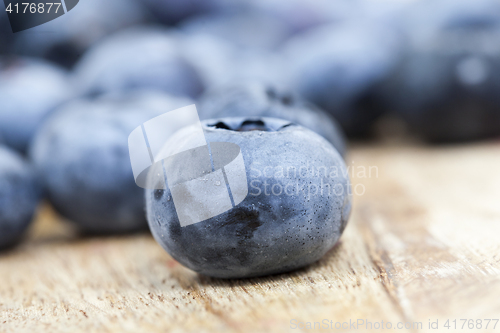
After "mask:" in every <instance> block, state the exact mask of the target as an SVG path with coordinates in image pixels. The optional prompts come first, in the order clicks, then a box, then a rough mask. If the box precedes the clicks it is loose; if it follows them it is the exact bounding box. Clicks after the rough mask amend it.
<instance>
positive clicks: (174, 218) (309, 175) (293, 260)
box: [146, 117, 351, 278]
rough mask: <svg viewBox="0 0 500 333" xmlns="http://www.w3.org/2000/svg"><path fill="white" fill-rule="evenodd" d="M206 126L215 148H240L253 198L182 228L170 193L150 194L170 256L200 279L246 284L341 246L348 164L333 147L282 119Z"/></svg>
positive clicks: (155, 227)
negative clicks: (232, 145) (237, 280)
mask: <svg viewBox="0 0 500 333" xmlns="http://www.w3.org/2000/svg"><path fill="white" fill-rule="evenodd" d="M203 123H204V131H205V136H206V138H207V141H208V142H210V145H211V146H212V145H213V144H214V143H215V142H232V143H235V144H237V145H238V146H239V147H240V148H241V153H242V156H243V160H244V164H245V169H246V177H247V184H244V185H243V186H245V187H246V186H248V195H247V196H246V198H245V199H244V200H243V201H242V202H241V203H239V204H238V205H237V206H235V207H234V208H232V209H230V210H228V211H226V212H224V213H222V214H220V215H218V216H215V217H212V218H209V219H207V220H204V221H202V222H199V223H195V224H191V225H188V226H185V227H181V226H180V222H179V218H178V215H177V211H176V208H175V206H174V200H175V199H174V200H172V193H171V190H170V189H166V190H161V189H156V190H146V207H147V216H148V222H149V226H150V228H151V231H152V233H153V236H154V237H155V239H156V240H157V241H158V243H159V244H160V245H162V246H163V248H164V249H165V250H166V251H167V252H168V253H170V254H171V255H172V257H174V258H175V259H176V260H177V261H179V262H180V263H181V264H183V265H185V266H186V267H188V268H190V269H192V270H194V271H196V272H198V273H201V274H205V275H209V276H213V277H218V278H246V277H254V276H262V275H268V274H275V273H282V272H287V271H291V270H294V269H297V268H300V267H303V266H305V265H308V264H311V263H312V262H315V261H317V260H318V259H320V258H321V257H322V256H323V255H324V254H325V253H326V252H327V251H328V250H330V249H331V248H332V247H333V246H334V245H335V244H336V243H337V241H338V240H339V238H340V236H341V234H342V232H343V231H344V228H345V226H346V224H347V221H348V218H349V215H350V211H351V194H350V182H349V179H348V177H347V170H346V166H345V164H344V162H343V160H342V157H341V156H340V155H339V153H338V152H337V150H336V149H335V148H333V146H332V145H331V144H329V143H328V142H327V141H326V140H325V139H324V138H322V137H321V136H319V135H317V134H316V133H314V132H312V131H310V130H308V129H305V128H303V127H301V126H298V125H292V124H290V123H289V122H288V121H285V120H281V119H272V118H261V117H251V118H225V119H224V118H223V119H213V120H206V121H204V122H203ZM189 134H190V133H188V132H186V133H185V135H186V137H185V138H188V139H187V140H189ZM167 144H172V142H171V140H170V141H168V142H167ZM213 149H214V146H212V152H213ZM212 157H213V156H212ZM214 160H215V159H214ZM214 163H215V162H214ZM332 170H336V173H335V172H333V173H332ZM205 180H206V179H205ZM217 185H218V184H217V183H215V184H214V186H217ZM233 185H234V183H233ZM234 188H235V187H233V190H234ZM333 189H335V190H333ZM285 191H286V192H285ZM193 195H194V196H197V197H199V195H197V194H193Z"/></svg>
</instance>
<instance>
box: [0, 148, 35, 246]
mask: <svg viewBox="0 0 500 333" xmlns="http://www.w3.org/2000/svg"><path fill="white" fill-rule="evenodd" d="M40 195H41V189H40V186H39V183H38V182H37V180H36V177H35V173H34V171H33V169H32V167H31V166H30V165H29V164H27V163H26V161H24V160H23V158H22V157H21V156H19V155H18V154H17V153H15V152H14V151H12V150H10V149H8V148H7V147H5V146H1V145H0V249H3V248H6V247H9V246H12V245H14V244H15V243H16V242H17V241H18V240H19V239H20V238H21V236H22V235H23V233H24V232H25V230H26V229H27V228H28V226H29V224H30V222H31V220H32V218H33V215H34V213H35V211H36V207H37V206H38V202H39V199H40Z"/></svg>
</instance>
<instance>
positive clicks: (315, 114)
mask: <svg viewBox="0 0 500 333" xmlns="http://www.w3.org/2000/svg"><path fill="white" fill-rule="evenodd" d="M199 112H200V117H201V118H202V119H210V118H223V117H272V118H281V119H285V120H288V121H290V122H292V123H294V124H297V125H302V126H304V127H306V128H308V129H310V130H313V131H314V132H316V133H318V134H319V135H321V136H323V137H324V138H325V139H327V140H328V141H329V142H330V143H331V144H332V145H333V146H334V147H335V148H336V149H337V150H338V151H339V153H340V155H342V156H344V155H345V151H346V144H345V140H344V134H343V132H342V130H341V129H340V127H339V125H338V124H337V122H336V121H335V120H334V119H333V118H332V117H331V116H330V115H328V114H327V113H325V112H324V111H323V110H320V109H318V108H317V107H315V106H314V105H312V104H309V103H307V102H305V101H304V100H302V99H300V98H299V97H298V96H296V95H293V94H291V93H283V92H279V91H277V90H276V89H275V88H274V87H273V86H272V85H266V84H263V83H261V82H257V81H253V82H246V83H241V84H235V85H229V86H223V87H221V88H219V89H217V90H214V91H211V92H208V93H206V94H205V95H204V96H203V98H202V99H201V101H200V105H199Z"/></svg>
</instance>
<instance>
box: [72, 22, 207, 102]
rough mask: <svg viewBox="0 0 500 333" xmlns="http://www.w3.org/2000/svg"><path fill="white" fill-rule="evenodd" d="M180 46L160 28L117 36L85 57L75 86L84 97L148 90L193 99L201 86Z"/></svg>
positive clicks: (79, 68)
mask: <svg viewBox="0 0 500 333" xmlns="http://www.w3.org/2000/svg"><path fill="white" fill-rule="evenodd" d="M179 45H180V44H179V42H178V40H177V38H176V36H174V35H173V34H170V33H168V32H167V31H164V30H161V29H152V28H137V29H130V30H127V31H124V32H121V33H118V34H116V35H113V36H111V37H109V38H108V39H106V40H104V41H103V42H102V43H100V44H97V45H96V46H95V47H93V48H92V49H91V50H90V51H89V52H88V53H86V54H85V56H84V57H83V58H82V59H81V61H80V62H79V63H78V65H77V66H76V68H75V78H74V79H75V83H76V84H77V85H78V87H79V90H80V92H81V93H82V94H86V95H98V94H102V93H105V92H116V91H127V90H133V89H136V88H149V89H156V90H161V91H163V92H166V93H170V94H174V95H179V96H191V97H194V96H196V95H198V94H199V93H200V92H201V90H202V84H201V81H200V78H199V76H198V74H197V73H196V71H195V69H194V68H193V67H192V66H191V64H190V63H189V62H188V61H187V60H186V59H185V57H183V56H182V54H181V52H180V51H179Z"/></svg>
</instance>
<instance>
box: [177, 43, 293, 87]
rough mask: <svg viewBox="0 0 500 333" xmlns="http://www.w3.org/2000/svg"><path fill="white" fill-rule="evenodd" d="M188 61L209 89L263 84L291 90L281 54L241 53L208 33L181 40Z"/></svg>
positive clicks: (256, 51) (261, 51)
mask: <svg viewBox="0 0 500 333" xmlns="http://www.w3.org/2000/svg"><path fill="white" fill-rule="evenodd" d="M180 41H181V45H182V47H181V49H182V52H183V54H184V55H185V57H186V58H187V59H188V60H189V62H190V63H192V64H193V66H194V67H195V68H196V70H197V71H198V73H199V74H200V76H201V78H202V81H203V83H204V85H205V87H218V86H222V85H225V84H229V83H233V82H241V81H248V80H259V81H265V82H271V83H273V84H274V85H277V86H279V87H280V88H287V87H288V85H289V77H288V76H289V75H288V68H287V66H286V63H285V62H284V61H283V58H282V57H281V55H280V54H278V53H274V52H270V51H266V50H257V49H241V48H239V47H236V46H235V45H234V44H232V43H231V42H229V41H227V40H224V39H222V38H220V37H216V36H213V35H209V34H206V33H188V34H184V35H182V37H181V38H180Z"/></svg>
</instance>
